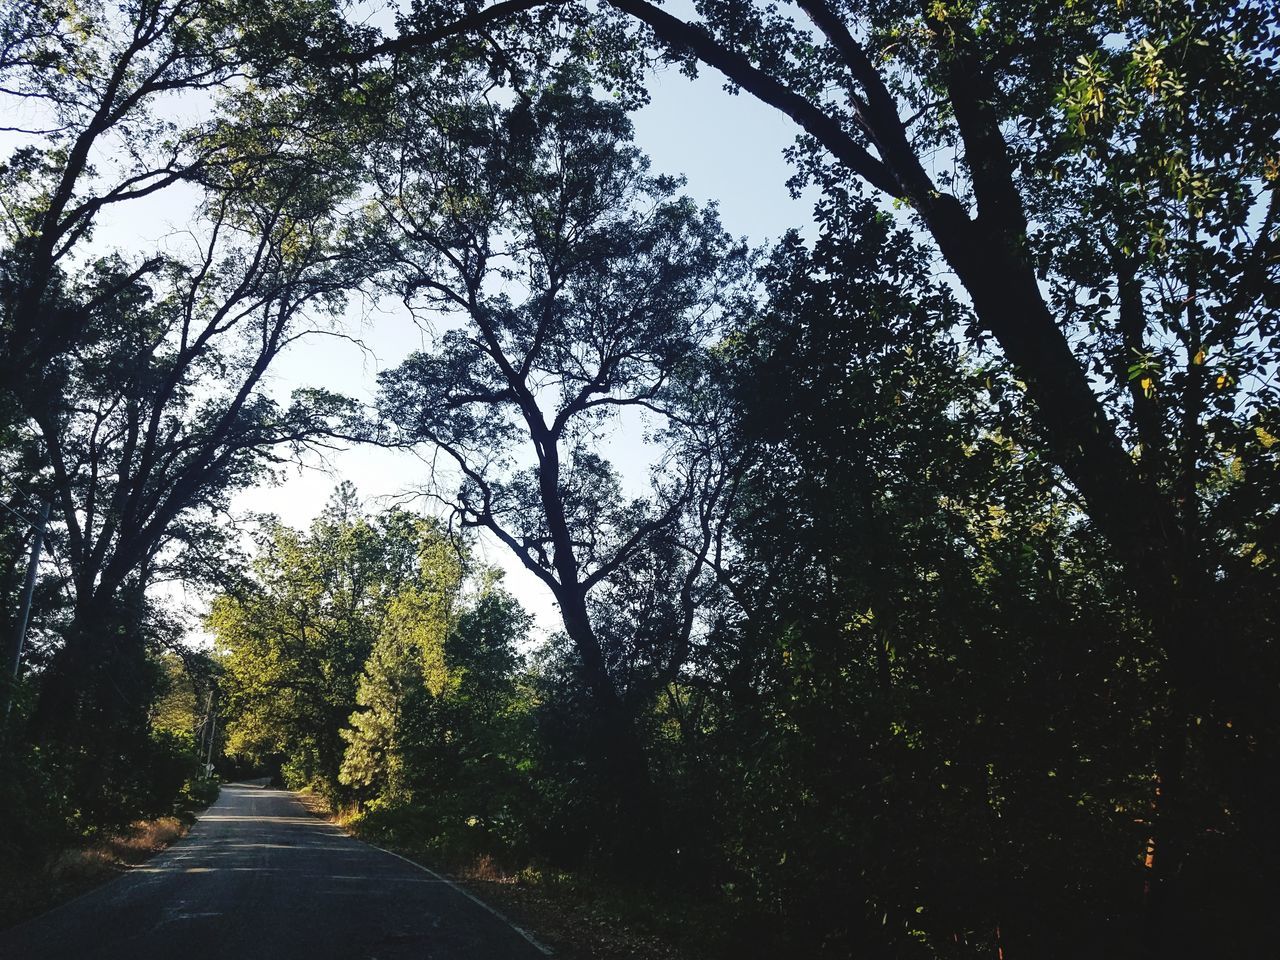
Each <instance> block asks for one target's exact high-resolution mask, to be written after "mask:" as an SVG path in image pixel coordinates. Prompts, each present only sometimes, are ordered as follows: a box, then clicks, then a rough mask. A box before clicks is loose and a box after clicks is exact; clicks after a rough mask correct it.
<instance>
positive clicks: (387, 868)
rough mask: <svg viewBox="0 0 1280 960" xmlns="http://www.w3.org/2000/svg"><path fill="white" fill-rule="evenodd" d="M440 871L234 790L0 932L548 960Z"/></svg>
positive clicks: (201, 948) (89, 955) (347, 956)
mask: <svg viewBox="0 0 1280 960" xmlns="http://www.w3.org/2000/svg"><path fill="white" fill-rule="evenodd" d="M543 955H544V952H543V951H542V950H541V949H540V948H537V947H536V946H535V945H534V944H533V942H532V941H530V940H529V939H527V938H526V937H525V936H524V935H523V934H522V933H520V932H519V931H518V930H517V929H516V928H515V927H513V926H512V925H511V924H510V923H508V922H507V921H506V920H504V919H503V918H502V917H501V916H499V915H498V914H496V913H494V912H493V911H492V910H491V909H490V908H488V907H486V906H485V905H484V904H482V903H480V902H479V901H478V900H475V899H474V898H472V897H471V896H470V894H468V893H466V892H464V891H462V890H460V889H459V888H457V887H455V886H454V885H453V884H451V883H449V882H448V881H447V880H444V879H443V878H441V877H440V876H438V875H436V874H434V873H431V872H430V871H427V870H425V869H424V868H422V867H419V866H417V865H415V864H412V863H410V862H408V861H407V860H402V859H400V858H399V857H396V856H395V855H394V854H390V853H386V852H385V851H382V850H379V849H377V848H376V847H371V846H369V845H368V844H365V843H361V842H360V841H359V840H354V839H352V838H351V837H348V836H347V835H346V834H344V833H342V831H341V830H339V829H338V828H337V827H334V826H332V825H331V824H327V823H324V822H322V821H320V820H317V819H316V818H315V817H313V816H311V815H310V814H309V813H307V811H306V810H305V809H304V808H303V807H302V805H301V804H300V803H299V802H298V800H297V798H295V797H294V796H293V795H292V794H291V793H288V792H287V791H283V790H266V789H262V788H260V787H254V786H247V785H229V786H224V787H223V788H222V793H221V795H220V796H219V798H218V802H217V803H215V804H214V805H213V806H211V807H210V808H209V809H208V810H207V811H205V814H204V815H203V816H202V817H201V818H200V820H199V822H198V823H197V824H196V825H195V826H194V827H193V828H192V829H191V833H190V834H188V835H187V836H186V837H185V838H184V839H182V840H180V841H178V842H177V843H175V844H174V845H173V846H171V847H170V848H169V849H167V850H165V851H164V852H163V853H161V854H159V855H158V856H157V857H155V858H154V859H152V860H150V861H148V862H147V863H145V864H143V865H141V866H139V867H135V868H134V869H132V870H130V871H129V872H128V873H127V874H125V875H124V876H123V877H120V878H118V879H116V880H113V881H111V882H110V883H108V884H107V885H106V886H103V887H99V888H98V889H97V890H94V891H93V892H91V893H89V894H86V895H85V896H83V897H81V898H80V899H78V900H73V901H71V902H70V903H67V904H64V905H62V906H61V907H58V908H57V909H55V910H53V911H51V912H50V913H46V914H45V915H44V916H42V917H37V918H36V919H34V920H30V921H28V922H27V923H24V924H20V925H19V926H17V927H14V928H12V929H10V930H7V931H3V932H0V958H4V960H62V958H66V960H72V958H74V960H115V958H120V960H124V958H129V960H202V958H205V957H209V958H212V957H218V958H236V960H241V958H243V960H258V958H264V960H295V958H296V960H304V958H305V960H323V958H333V960H398V958H407V957H412V958H414V960H427V958H438V960H541V958H542V957H543Z"/></svg>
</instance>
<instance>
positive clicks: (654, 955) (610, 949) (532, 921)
mask: <svg viewBox="0 0 1280 960" xmlns="http://www.w3.org/2000/svg"><path fill="white" fill-rule="evenodd" d="M295 796H296V797H297V798H298V799H299V800H300V801H301V802H302V805H303V806H304V807H306V808H307V810H308V811H310V813H311V814H312V815H313V816H316V817H319V818H320V819H321V820H327V821H328V822H329V823H332V824H336V825H337V826H339V827H341V828H342V829H343V830H345V831H346V832H347V833H349V834H352V835H353V836H357V837H359V836H360V830H359V820H358V817H357V816H356V814H357V810H356V808H355V807H350V808H341V809H338V810H336V811H335V810H334V809H333V808H332V807H331V806H329V804H328V803H327V802H326V801H325V800H324V798H323V797H321V796H319V795H318V794H316V793H313V792H311V791H306V790H304V791H299V792H296V793H295ZM353 821H354V822H353ZM377 842H378V843H379V844H384V845H387V846H389V848H390V849H392V850H395V851H396V852H397V853H400V854H402V855H404V856H408V857H410V858H413V859H417V860H418V861H419V862H423V863H428V864H430V865H432V866H434V867H436V868H437V869H439V870H441V872H443V873H444V875H445V876H447V877H449V878H450V879H452V880H456V881H458V882H459V883H461V884H462V885H463V886H465V887H467V888H468V889H470V890H471V891H472V892H473V893H474V894H476V896H478V897H479V898H480V899H481V900H484V901H485V902H486V903H489V904H491V905H492V906H494V907H496V908H497V909H499V910H501V911H502V913H503V914H505V915H506V916H508V917H510V918H511V920H512V921H514V922H515V923H516V924H517V925H519V926H520V927H522V928H523V929H525V930H528V931H529V932H530V933H532V934H533V935H534V936H535V937H537V938H538V939H539V940H540V941H541V942H543V943H545V944H546V945H547V946H549V947H550V948H551V949H552V951H553V953H554V955H555V956H556V957H557V958H558V960H699V958H701V957H702V953H701V952H700V951H698V950H697V949H696V948H695V947H694V946H693V945H691V944H687V943H677V942H675V938H671V937H666V936H663V935H661V934H659V933H657V932H655V931H652V930H649V929H647V927H648V924H645V923H637V922H635V920H634V919H632V918H627V917H623V916H621V913H622V911H619V910H618V909H617V906H618V904H617V898H616V897H615V896H609V895H601V894H600V893H599V892H598V891H597V890H595V889H594V888H593V886H592V885H591V884H587V883H579V882H573V881H570V882H555V881H551V880H548V878H546V877H544V876H543V875H542V874H541V873H539V872H538V871H536V870H527V869H526V870H521V871H514V870H511V869H507V868H506V867H504V866H503V865H502V864H501V863H500V862H498V861H496V860H494V859H493V858H492V857H489V856H480V857H477V858H475V859H474V860H471V861H469V862H466V863H453V864H443V863H433V862H432V858H431V857H430V855H428V854H426V853H425V852H424V851H422V850H415V849H413V848H411V847H404V846H401V845H399V844H395V843H388V841H387V840H386V839H385V838H382V837H379V838H378V840H377Z"/></svg>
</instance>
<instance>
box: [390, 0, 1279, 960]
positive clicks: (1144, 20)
mask: <svg viewBox="0 0 1280 960" xmlns="http://www.w3.org/2000/svg"><path fill="white" fill-rule="evenodd" d="M515 6H517V7H518V8H519V9H521V10H525V9H528V8H529V7H531V6H538V5H537V4H519V5H515ZM557 6H558V5H557ZM603 6H604V9H605V11H606V16H605V17H604V18H603V19H604V20H605V21H606V22H608V21H610V18H609V16H608V15H607V12H608V11H613V13H614V14H615V16H614V18H613V19H612V23H613V24H614V25H615V26H616V25H617V24H618V23H619V22H623V23H625V21H627V20H628V19H630V20H633V21H635V22H639V23H641V24H643V25H644V28H645V30H646V31H648V36H649V37H650V38H652V39H653V40H656V41H657V44H658V45H659V46H660V47H661V48H662V49H665V50H666V51H668V52H669V53H670V55H671V56H672V57H673V58H674V59H676V60H678V61H680V62H682V63H683V64H684V65H685V67H686V68H687V69H690V70H692V69H696V66H697V65H698V64H705V65H708V66H711V67H713V68H715V69H716V70H718V71H720V72H721V73H723V74H724V75H725V77H726V78H727V82H728V85H729V86H730V88H731V89H733V90H735V91H736V90H738V89H741V90H745V91H747V92H748V93H750V94H752V95H754V96H756V97H758V98H759V99H761V100H762V101H763V102H765V103H767V104H769V105H771V106H773V107H775V108H777V109H779V110H781V111H782V112H783V113H785V114H786V115H788V116H789V117H791V118H792V119H794V120H795V121H796V122H797V124H798V125H799V126H800V127H801V129H802V130H803V132H804V133H803V137H802V138H801V142H800V144H799V146H798V148H797V149H796V151H795V154H794V155H795V157H796V159H797V161H798V162H799V164H800V166H801V179H806V178H815V179H816V180H817V181H818V182H819V183H820V184H821V185H822V186H823V187H824V188H825V189H828V190H829V191H832V193H831V195H832V196H833V197H838V196H839V195H840V191H841V190H842V189H843V188H844V187H845V186H846V185H852V186H854V187H855V188H856V189H861V188H870V189H871V190H872V191H875V192H877V193H878V194H880V195H882V196H883V197H884V198H885V199H892V200H893V201H894V202H895V203H896V204H899V205H901V206H903V207H905V208H906V209H907V210H908V211H909V215H910V216H911V217H912V218H913V220H914V222H915V223H917V224H918V225H919V227H920V228H922V229H923V230H924V231H925V232H926V233H927V234H928V235H929V237H930V238H931V239H932V241H933V243H934V245H935V246H936V249H937V252H938V254H939V255H940V257H941V258H942V260H943V262H945V264H946V265H947V267H948V268H949V269H950V270H951V271H952V272H953V273H954V274H955V276H956V278H957V280H958V281H959V283H960V285H961V287H962V288H963V289H964V291H965V292H966V294H967V296H968V298H969V299H970V301H971V303H972V306H973V309H974V315H975V323H974V324H973V325H972V327H971V328H970V331H969V333H970V336H971V338H972V339H973V340H974V341H975V342H981V341H983V340H985V339H988V338H990V339H993V340H994V341H995V342H996V343H997V344H998V345H999V346H1000V348H1001V350H1002V351H1003V353H1004V355H1005V356H1006V357H1007V358H1008V359H1009V361H1010V362H1011V363H1012V364H1013V365H1014V368H1015V370H1016V371H1017V375H1018V377H1019V379H1020V380H1021V381H1022V382H1024V383H1025V384H1026V385H1027V392H1028V395H1029V397H1030V398H1031V399H1032V401H1033V402H1034V410H1035V413H1036V417H1037V420H1038V422H1039V425H1040V438H1039V443H1040V445H1042V446H1043V449H1044V450H1045V451H1046V452H1047V453H1048V455H1049V456H1050V457H1051V458H1052V460H1053V462H1054V463H1055V464H1056V465H1057V466H1058V467H1059V468H1060V469H1061V470H1062V471H1063V473H1064V475H1065V476H1066V477H1067V478H1068V480H1069V481H1070V482H1071V484H1072V485H1073V486H1074V487H1075V489H1077V490H1078V491H1079V492H1080V494H1081V496H1082V497H1083V498H1084V501H1085V503H1086V504H1087V506H1088V511H1089V516H1090V518H1091V520H1092V522H1093V523H1095V524H1096V525H1097V527H1098V528H1099V530H1101V531H1102V532H1103V533H1104V534H1105V536H1106V537H1107V539H1108V542H1109V543H1110V546H1111V549H1113V550H1114V551H1115V554H1116V556H1117V557H1118V558H1119V559H1120V561H1121V562H1122V564H1123V567H1124V569H1125V571H1126V580H1127V588H1128V589H1129V590H1132V591H1133V592H1134V593H1135V594H1136V595H1137V596H1139V597H1140V598H1141V601H1142V604H1143V608H1144V611H1145V615H1146V617H1147V619H1148V622H1149V624H1150V628H1151V630H1152V632H1153V634H1154V635H1155V636H1156V637H1157V638H1158V640H1159V642H1160V644H1161V648H1162V650H1163V669H1164V670H1165V675H1166V678H1167V680H1168V689H1169V690H1170V693H1171V695H1170V697H1169V699H1168V702H1167V721H1166V736H1165V739H1166V745H1165V748H1164V750H1163V756H1162V759H1161V760H1160V763H1159V773H1158V779H1159V787H1158V795H1159V800H1158V807H1159V809H1160V812H1159V815H1158V817H1157V819H1158V826H1157V828H1156V831H1155V833H1156V834H1157V835H1158V836H1159V837H1160V840H1159V842H1156V840H1155V839H1154V838H1153V840H1152V843H1151V853H1152V856H1151V860H1150V863H1151V870H1150V876H1149V878H1148V881H1147V883H1148V884H1149V887H1150V890H1151V891H1152V895H1151V897H1150V898H1149V904H1150V910H1149V919H1150V928H1151V938H1150V943H1151V949H1153V950H1154V949H1167V948H1170V947H1172V945H1173V944H1174V943H1176V942H1177V935H1176V934H1174V933H1172V932H1171V931H1172V930H1173V929H1174V928H1175V927H1176V924H1175V923H1174V918H1175V914H1176V913H1177V911H1176V910H1175V909H1173V908H1172V907H1170V905H1169V900H1168V897H1167V893H1168V890H1169V887H1170V885H1171V883H1172V880H1171V878H1173V877H1174V876H1176V875H1177V874H1179V872H1180V871H1181V864H1182V861H1183V856H1184V854H1185V851H1186V849H1187V843H1188V836H1189V833H1190V832H1192V831H1194V830H1195V829H1197V828H1196V827H1194V826H1193V825H1192V824H1193V822H1198V823H1199V824H1200V825H1201V826H1203V825H1204V824H1205V823H1206V822H1207V821H1206V818H1212V817H1214V816H1215V814H1214V813H1213V808H1214V807H1215V806H1216V801H1213V800H1208V799H1207V798H1206V802H1205V803H1204V804H1199V803H1197V804H1194V806H1197V807H1198V808H1199V809H1198V812H1195V813H1191V812H1189V811H1188V810H1186V809H1185V808H1184V804H1185V803H1187V802H1189V799H1188V798H1187V797H1186V795H1185V790H1184V773H1185V771H1186V769H1187V765H1188V763H1189V762H1199V761H1196V760H1194V757H1195V756H1196V755H1198V754H1201V753H1203V752H1204V751H1205V750H1208V751H1209V754H1217V755H1219V757H1220V758H1225V757H1228V756H1230V757H1235V761H1234V762H1241V763H1248V764H1249V765H1250V766H1251V767H1252V766H1255V765H1257V766H1259V767H1274V763H1273V762H1271V761H1264V760H1262V759H1261V756H1260V754H1258V753H1257V752H1255V748H1253V747H1244V746H1242V744H1241V743H1240V742H1239V741H1238V740H1237V734H1234V733H1232V734H1226V733H1223V731H1225V730H1235V729H1236V728H1237V727H1238V726H1240V725H1242V724H1244V725H1248V726H1249V727H1250V729H1251V730H1252V731H1254V732H1253V733H1252V734H1249V735H1245V736H1253V737H1254V740H1253V742H1254V743H1255V744H1258V743H1262V742H1272V741H1273V740H1274V737H1273V736H1272V735H1271V734H1270V733H1267V732H1265V731H1269V730H1272V729H1274V724H1275V718H1274V716H1272V715H1271V713H1270V712H1269V710H1268V709H1267V708H1266V707H1265V706H1264V705H1263V703H1264V702H1265V701H1264V700H1262V699H1260V698H1259V697H1258V696H1257V693H1256V691H1255V693H1254V695H1252V696H1250V697H1247V698H1240V697H1238V696H1236V691H1237V690H1238V689H1240V688H1241V686H1242V685H1243V686H1245V687H1247V688H1250V689H1253V685H1252V683H1251V681H1250V680H1249V679H1248V677H1249V675H1250V674H1251V673H1252V671H1251V670H1249V669H1248V668H1247V667H1244V666H1243V665H1244V664H1248V663H1252V662H1254V661H1255V660H1256V658H1257V657H1258V656H1259V655H1260V656H1261V657H1262V658H1263V660H1264V661H1265V662H1267V663H1268V664H1270V657H1269V656H1268V655H1267V654H1266V653H1265V651H1264V650H1263V649H1262V647H1261V646H1260V645H1259V644H1258V642H1256V641H1255V640H1254V637H1255V636H1256V635H1255V634H1254V633H1253V631H1252V630H1249V629H1247V630H1245V631H1244V632H1243V633H1240V634H1238V635H1237V636H1236V638H1235V640H1234V642H1233V643H1232V644H1231V646H1232V647H1233V649H1232V650H1231V651H1230V653H1228V654H1226V655H1225V656H1220V655H1219V654H1218V653H1217V652H1216V651H1215V650H1214V645H1215V643H1216V641H1215V640H1214V639H1213V638H1214V637H1215V631H1214V630H1212V629H1211V627H1210V622H1209V619H1208V618H1209V616H1210V615H1209V610H1210V609H1213V608H1221V607H1222V605H1223V602H1224V601H1225V602H1226V603H1227V604H1228V605H1230V606H1235V605H1236V604H1240V603H1241V602H1242V598H1244V597H1246V596H1248V594H1246V593H1242V592H1236V589H1235V588H1234V587H1233V588H1232V589H1231V590H1228V591H1225V592H1224V590H1223V589H1222V586H1221V576H1220V574H1221V571H1222V570H1223V569H1224V567H1235V566H1236V563H1235V560H1234V559H1232V558H1231V557H1230V556H1229V555H1227V554H1221V553H1218V552H1217V551H1215V550H1214V549H1213V547H1212V544H1214V543H1215V542H1220V539H1221V536H1226V537H1227V538H1228V539H1229V540H1232V541H1235V536H1234V535H1233V534H1225V533H1224V534H1222V535H1219V534H1217V533H1215V532H1213V531H1212V522H1211V521H1209V518H1208V517H1207V516H1206V511H1207V510H1209V509H1210V504H1211V503H1212V502H1213V501H1214V500H1215V499H1216V498H1215V497H1208V496H1206V491H1208V490H1209V489H1211V488H1212V487H1214V486H1215V485H1216V480H1215V479H1214V478H1215V476H1216V475H1219V474H1220V472H1221V470H1222V469H1223V468H1224V466H1225V464H1227V463H1230V462H1232V461H1233V460H1234V459H1235V458H1236V457H1237V456H1238V454H1237V452H1236V451H1239V450H1249V452H1248V453H1246V454H1245V455H1244V457H1243V459H1248V460H1251V461H1252V460H1254V459H1255V458H1256V450H1253V449H1250V448H1252V447H1254V446H1256V443H1255V441H1251V440H1250V439H1249V438H1248V431H1254V430H1256V429H1259V428H1260V429H1262V430H1263V431H1264V432H1266V433H1267V434H1268V435H1271V432H1270V430H1269V428H1268V426H1267V425H1268V424H1269V423H1270V421H1271V420H1272V419H1273V410H1274V406H1275V400H1274V394H1273V390H1272V388H1271V387H1270V386H1269V375H1270V374H1269V371H1270V370H1271V368H1272V366H1273V365H1274V362H1275V350H1276V345H1277V340H1276V323H1275V303H1274V296H1273V294H1272V293H1271V291H1272V289H1273V288H1274V284H1275V273H1274V271H1275V269H1276V263H1277V260H1276V257H1275V249H1276V222H1275V211H1276V209H1277V206H1276V200H1275V196H1276V193H1275V188H1274V184H1275V182H1276V178H1275V160H1274V138H1275V134H1276V131H1277V129H1278V125H1280V114H1278V113H1277V109H1276V104H1277V103H1278V102H1280V100H1278V99H1277V97H1276V86H1277V83H1278V82H1280V72H1278V71H1277V70H1276V60H1275V56H1274V45H1275V36H1276V31H1277V21H1276V14H1275V10H1274V8H1273V5H1270V4H1265V3H1244V4H1237V3H1226V2H1223V3H1210V4H1190V3H1175V4H1163V3H1161V4H1136V5H1134V4H1126V5H1123V6H1120V7H1116V6H1114V5H1111V4H1096V5H1087V6H1084V7H1082V6H1080V5H1078V4H1077V5H1072V6H1071V7H1069V8H1065V7H1062V6H1061V5H1057V4H1045V5H1042V4H1031V5H1025V4H1022V5H1019V4H1004V5H995V6H985V7H981V6H972V5H966V4H949V3H941V4H933V5H929V6H927V7H924V8H919V7H916V6H906V7H904V6H902V5H899V4H894V3H885V4H874V5H871V6H857V5H851V4H845V3H829V2H827V0H801V2H800V3H799V4H798V6H799V8H800V10H801V11H803V13H804V14H805V15H806V16H807V17H808V19H809V21H810V23H811V25H812V30H807V29H805V28H804V27H802V26H801V25H800V24H798V23H797V22H795V20H794V19H792V18H791V16H790V15H789V13H788V12H787V11H785V10H782V9H780V8H777V7H775V6H767V5H756V4H745V3H720V2H705V3H700V4H697V5H696V10H697V13H698V16H697V17H691V18H689V19H681V18H680V17H677V16H674V15H672V14H671V13H669V12H667V11H666V10H664V9H663V8H661V7H659V6H657V5H654V4H652V3H650V2H647V0H609V2H608V3H607V4H605V5H603ZM509 12H511V11H510V9H509V5H504V4H497V5H495V6H493V7H492V8H488V9H487V10H486V13H489V14H490V15H491V16H492V17H493V18H495V19H499V18H501V17H502V16H505V15H506V14H508V13H509ZM618 18H621V20H619V19H618ZM607 25H608V24H607V23H606V25H605V26H604V27H602V30H601V33H602V34H603V35H604V36H606V37H610V36H614V34H610V33H609V31H608V30H607ZM431 27H432V29H434V30H436V31H437V32H438V29H439V28H438V25H437V24H435V23H434V22H433V23H432V24H431ZM413 43H414V28H413V24H412V23H409V24H407V25H406V27H405V29H403V30H402V34H401V36H400V37H399V38H398V39H397V40H396V42H395V49H406V48H411V47H412V45H413ZM374 49H375V51H376V50H377V49H378V48H374ZM611 49H614V50H616V45H615V47H613V48H611ZM940 153H941V155H944V156H949V157H951V158H952V159H951V161H950V162H949V163H944V162H941V161H940V158H939V155H940ZM931 171H933V172H932V173H931ZM1228 410H1232V411H1235V413H1236V416H1234V417H1232V416H1230V415H1229V414H1228V413H1227V411H1228ZM1224 417H1225V419H1224ZM1227 421H1230V423H1229V424H1228V422H1227ZM1170 436H1171V437H1172V439H1171V440H1170V439H1166V438H1167V437H1170ZM1267 449H1270V448H1269V447H1268V448H1267ZM1270 469H1271V468H1270V467H1262V468H1261V469H1260V470H1259V471H1258V473H1257V474H1256V477H1257V479H1258V480H1261V481H1266V480H1267V479H1268V478H1269V476H1270ZM1263 509H1267V508H1263ZM1207 521H1208V522H1207ZM1244 549H1246V550H1251V549H1252V548H1251V547H1245V548H1244ZM1251 580H1252V578H1245V579H1244V580H1240V581H1236V583H1238V584H1239V589H1240V590H1241V591H1244V590H1248V589H1249V588H1250V586H1251V583H1250V581H1251ZM1227 594H1230V596H1231V599H1229V600H1228V599H1227ZM1262 616H1263V617H1265V618H1266V622H1270V616H1271V614H1270V613H1269V612H1267V613H1264V614H1262ZM1228 662H1229V663H1230V666H1229V665H1228ZM1270 675H1271V674H1270V673H1268V676H1270ZM1242 701H1247V703H1248V704H1249V705H1248V706H1245V705H1244V703H1243V702H1242ZM1246 714H1247V719H1246ZM1197 718H1199V720H1200V721H1204V720H1205V719H1206V718H1212V720H1211V721H1210V722H1208V723H1204V722H1196V720H1197ZM1228 724H1231V726H1228ZM1223 751H1225V753H1224V752H1223ZM1189 756H1190V757H1192V758H1193V759H1192V760H1189V759H1188V758H1189ZM1226 762H1227V763H1228V765H1231V763H1232V762H1233V761H1226Z"/></svg>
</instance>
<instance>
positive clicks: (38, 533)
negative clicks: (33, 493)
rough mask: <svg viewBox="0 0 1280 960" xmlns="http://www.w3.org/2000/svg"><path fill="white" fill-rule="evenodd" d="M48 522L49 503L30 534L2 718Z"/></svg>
mask: <svg viewBox="0 0 1280 960" xmlns="http://www.w3.org/2000/svg"><path fill="white" fill-rule="evenodd" d="M48 522H49V504H48V503H47V502H46V503H45V504H44V506H43V507H41V508H40V522H39V523H37V524H36V525H35V527H34V528H33V530H34V532H33V533H32V535H31V557H30V558H29V559H28V560H27V579H26V582H25V583H23V585H22V606H21V608H20V609H19V611H18V625H17V627H18V628H17V630H16V632H15V634H14V638H13V641H12V642H11V644H10V651H9V671H8V676H7V679H6V682H5V683H4V684H3V685H2V686H0V697H3V698H4V719H5V720H6V721H7V720H8V719H9V709H10V708H11V707H12V706H13V690H14V687H15V686H16V685H17V683H18V669H19V667H21V666H22V647H23V645H24V644H25V643H26V639H27V621H28V620H29V619H30V618H31V595H32V594H33V593H34V592H35V588H36V570H37V568H39V566H40V551H41V550H43V549H44V528H45V526H46V525H47V524H48Z"/></svg>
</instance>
